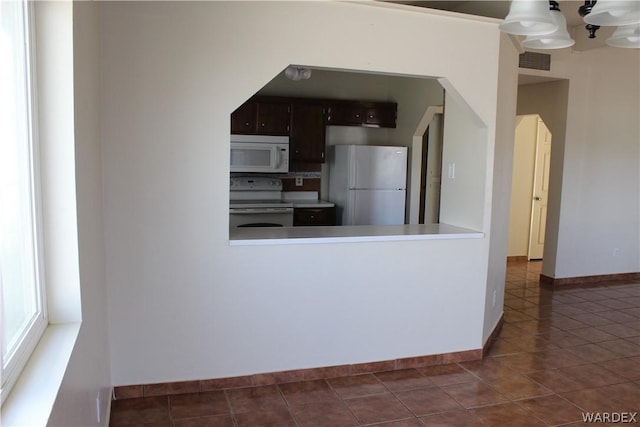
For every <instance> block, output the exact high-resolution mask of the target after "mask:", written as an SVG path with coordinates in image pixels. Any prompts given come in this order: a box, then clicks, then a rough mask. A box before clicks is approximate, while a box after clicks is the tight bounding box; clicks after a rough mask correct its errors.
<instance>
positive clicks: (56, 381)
mask: <svg viewBox="0 0 640 427" xmlns="http://www.w3.org/2000/svg"><path fill="white" fill-rule="evenodd" d="M79 332H80V322H74V323H65V324H61V325H49V326H48V327H47V329H46V330H45V331H44V334H43V335H42V338H40V342H38V345H37V346H36V349H35V351H34V352H33V354H32V355H31V358H30V359H29V361H28V362H27V365H26V366H25V368H24V370H23V371H22V373H21V374H20V378H18V381H17V382H16V384H15V385H14V386H13V390H11V392H10V393H9V396H8V397H7V400H6V401H5V403H4V404H3V405H2V421H0V425H2V426H30V427H32V426H33V427H35V426H46V425H47V421H48V420H49V416H50V415H51V410H52V409H53V404H54V402H55V400H56V397H57V395H58V390H59V389H60V385H61V384H62V378H63V377H64V373H65V371H66V369H67V365H68V364H69V360H70V359H71V353H72V351H73V347H74V346H75V343H76V339H77V338H78V333H79Z"/></svg>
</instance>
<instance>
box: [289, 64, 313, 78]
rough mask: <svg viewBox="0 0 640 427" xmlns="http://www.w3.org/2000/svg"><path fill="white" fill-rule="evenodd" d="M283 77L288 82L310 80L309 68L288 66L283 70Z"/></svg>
mask: <svg viewBox="0 0 640 427" xmlns="http://www.w3.org/2000/svg"><path fill="white" fill-rule="evenodd" d="M284 75H285V76H286V77H287V78H288V79H289V80H294V81H298V80H307V79H310V78H311V68H305V67H295V66H293V65H290V66H288V67H287V68H286V69H285V70H284Z"/></svg>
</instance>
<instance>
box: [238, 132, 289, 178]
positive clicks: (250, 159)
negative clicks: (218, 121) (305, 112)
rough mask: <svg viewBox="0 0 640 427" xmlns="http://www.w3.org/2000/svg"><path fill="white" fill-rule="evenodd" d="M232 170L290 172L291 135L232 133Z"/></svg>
mask: <svg viewBox="0 0 640 427" xmlns="http://www.w3.org/2000/svg"><path fill="white" fill-rule="evenodd" d="M231 172H259V173H285V172H289V137H288V136H273V135H231Z"/></svg>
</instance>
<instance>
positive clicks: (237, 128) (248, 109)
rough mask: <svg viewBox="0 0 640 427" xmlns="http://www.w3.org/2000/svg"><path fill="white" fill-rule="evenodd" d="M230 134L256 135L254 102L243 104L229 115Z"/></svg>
mask: <svg viewBox="0 0 640 427" xmlns="http://www.w3.org/2000/svg"><path fill="white" fill-rule="evenodd" d="M231 133H232V134H238V135H246V134H253V133H256V104H255V102H251V101H248V102H245V103H244V104H242V105H241V106H240V107H238V109H237V110H236V111H234V112H233V113H231Z"/></svg>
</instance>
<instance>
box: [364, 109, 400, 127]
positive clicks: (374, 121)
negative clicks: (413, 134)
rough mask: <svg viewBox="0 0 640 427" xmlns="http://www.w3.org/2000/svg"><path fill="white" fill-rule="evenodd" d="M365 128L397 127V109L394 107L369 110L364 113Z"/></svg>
mask: <svg viewBox="0 0 640 427" xmlns="http://www.w3.org/2000/svg"><path fill="white" fill-rule="evenodd" d="M363 123H364V125H365V126H371V127H384V128H395V127H396V109H395V108H394V107H386V106H380V107H372V108H367V109H366V110H365V113H364V121H363Z"/></svg>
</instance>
